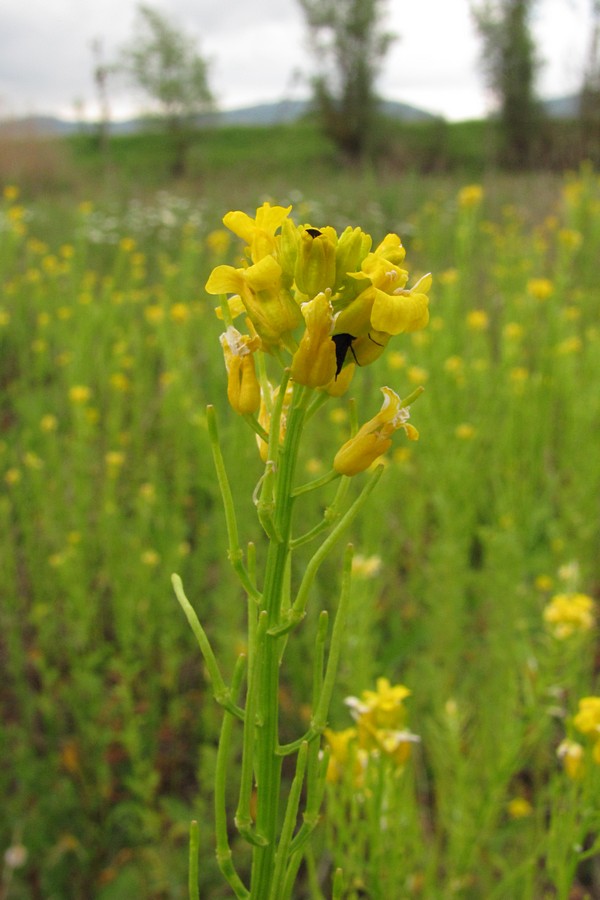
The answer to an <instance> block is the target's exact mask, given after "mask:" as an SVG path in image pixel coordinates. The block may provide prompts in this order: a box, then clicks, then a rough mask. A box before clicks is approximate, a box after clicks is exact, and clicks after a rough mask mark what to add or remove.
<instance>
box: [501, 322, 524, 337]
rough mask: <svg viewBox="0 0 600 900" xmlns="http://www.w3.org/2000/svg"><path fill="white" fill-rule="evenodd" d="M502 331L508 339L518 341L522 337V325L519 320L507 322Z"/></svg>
mask: <svg viewBox="0 0 600 900" xmlns="http://www.w3.org/2000/svg"><path fill="white" fill-rule="evenodd" d="M502 333H503V334H504V337H505V338H506V339H507V340H509V341H518V340H520V339H521V338H522V337H523V326H522V325H521V324H520V323H519V322H507V323H506V325H505V326H504V328H503V330H502Z"/></svg>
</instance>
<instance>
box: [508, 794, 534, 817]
mask: <svg viewBox="0 0 600 900" xmlns="http://www.w3.org/2000/svg"><path fill="white" fill-rule="evenodd" d="M507 809H508V814H509V816H510V817H511V819H526V818H527V817H528V816H530V815H531V814H532V812H533V807H532V806H531V803H530V802H529V800H526V799H525V797H513V798H512V800H509V802H508V805H507Z"/></svg>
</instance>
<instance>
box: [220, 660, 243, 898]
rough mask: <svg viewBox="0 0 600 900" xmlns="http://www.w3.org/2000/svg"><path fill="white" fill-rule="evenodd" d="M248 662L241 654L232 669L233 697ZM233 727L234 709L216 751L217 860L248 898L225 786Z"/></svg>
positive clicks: (235, 888)
mask: <svg viewBox="0 0 600 900" xmlns="http://www.w3.org/2000/svg"><path fill="white" fill-rule="evenodd" d="M245 662H246V660H245V658H244V657H243V656H240V657H239V658H238V661H237V663H236V666H235V669H234V672H233V677H232V680H231V690H232V693H233V696H234V697H236V696H237V694H238V691H239V689H240V685H241V683H242V676H243V674H244V668H245ZM232 728H233V716H232V715H231V713H229V712H225V715H224V716H223V724H222V726H221V736H220V738H219V749H218V752H217V765H216V771H215V835H216V843H217V863H218V866H219V869H220V870H221V872H222V873H223V875H224V877H225V878H226V879H227V881H228V882H229V885H230V886H231V889H232V890H233V892H234V894H235V896H236V897H238V900H247V898H248V897H250V893H249V891H248V888H247V887H246V886H245V884H244V883H243V882H242V880H241V878H240V877H239V875H238V873H237V872H236V870H235V867H234V865H233V859H232V854H231V847H230V846H229V833H228V829H227V807H226V793H227V791H226V786H227V779H228V763H229V749H230V746H231V730H232Z"/></svg>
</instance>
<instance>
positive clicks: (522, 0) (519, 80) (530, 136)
mask: <svg viewBox="0 0 600 900" xmlns="http://www.w3.org/2000/svg"><path fill="white" fill-rule="evenodd" d="M534 3H535V0H484V2H483V3H480V4H479V5H477V6H473V7H472V13H473V16H474V19H475V23H476V25H477V28H478V30H479V33H480V35H481V37H482V40H483V53H482V59H483V66H484V70H485V73H486V76H487V81H488V87H489V88H490V90H491V92H492V93H493V94H494V95H495V96H496V99H497V101H498V105H499V123H500V127H501V135H502V148H501V159H502V162H504V163H505V164H507V165H509V166H511V167H515V168H520V167H524V166H528V165H530V164H531V162H532V161H533V159H534V153H535V149H536V148H537V146H538V144H539V134H540V127H541V124H542V112H541V107H540V105H539V103H538V101H537V99H536V97H535V91H534V85H535V76H536V73H537V70H538V68H539V65H540V63H539V60H538V57H537V53H536V47H535V42H534V39H533V36H532V34H531V27H530V18H531V12H532V8H533V5H534Z"/></svg>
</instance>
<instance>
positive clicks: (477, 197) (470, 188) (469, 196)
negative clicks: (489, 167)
mask: <svg viewBox="0 0 600 900" xmlns="http://www.w3.org/2000/svg"><path fill="white" fill-rule="evenodd" d="M482 200H483V187H482V186H481V185H480V184H466V185H465V186H464V187H463V188H461V189H460V191H459V192H458V205H459V206H460V207H461V209H471V208H472V207H474V206H479V204H480V203H481V201H482Z"/></svg>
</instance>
